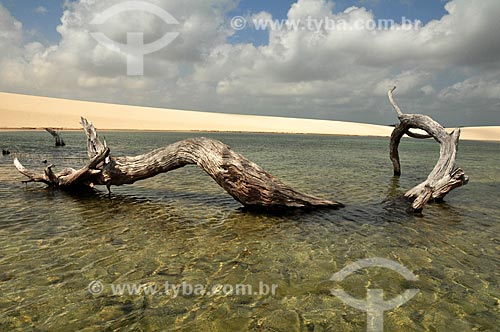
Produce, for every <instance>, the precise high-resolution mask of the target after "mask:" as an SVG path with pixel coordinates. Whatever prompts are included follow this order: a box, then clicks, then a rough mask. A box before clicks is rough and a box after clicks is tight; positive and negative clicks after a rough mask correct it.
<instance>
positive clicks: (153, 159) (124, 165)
mask: <svg viewBox="0 0 500 332" xmlns="http://www.w3.org/2000/svg"><path fill="white" fill-rule="evenodd" d="M82 126H83V128H84V130H85V133H86V134H87V153H88V155H89V158H90V161H89V163H88V164H87V165H86V166H85V167H83V168H82V169H80V170H75V169H71V168H68V169H65V170H63V171H61V172H59V173H57V174H55V173H53V172H52V165H50V166H48V167H47V168H46V169H45V172H44V174H37V173H36V172H33V171H30V170H27V169H26V168H25V167H24V166H22V164H21V163H20V162H19V160H17V159H15V160H14V164H15V166H16V168H17V169H18V170H19V172H21V173H22V174H23V175H25V176H27V177H28V178H29V179H30V181H32V182H43V183H46V184H48V185H51V186H54V187H60V188H71V187H73V186H81V185H85V186H90V187H93V186H94V185H105V186H107V187H108V189H109V188H110V187H111V186H120V185H124V184H132V183H134V182H136V181H139V180H143V179H147V178H150V177H153V176H155V175H158V174H161V173H166V172H169V171H172V170H174V169H177V168H181V167H184V166H186V165H191V164H194V165H198V166H199V167H200V168H201V169H203V170H204V171H205V172H206V173H207V174H208V175H210V176H211V177H212V178H213V179H214V180H215V181H216V182H217V183H218V184H219V185H220V186H221V187H222V188H223V189H224V190H226V191H227V192H228V193H229V195H231V196H232V197H233V198H234V199H236V200H237V201H238V202H240V203H241V204H243V205H244V206H246V207H250V208H267V209H279V208H314V207H330V208H339V207H342V206H343V205H342V204H341V203H338V202H334V201H330V200H326V199H322V198H318V197H315V196H311V195H306V194H302V193H300V192H298V191H296V190H295V189H293V188H291V187H290V186H288V185H286V184H284V183H283V182H281V181H280V180H278V179H277V178H276V177H274V176H273V175H271V174H269V173H268V172H266V171H265V170H264V169H262V168H261V167H260V166H258V165H257V164H255V163H253V162H251V161H250V160H248V159H246V158H245V157H243V156H242V155H240V154H238V153H236V152H234V151H233V150H231V148H230V147H229V146H227V145H225V144H224V143H222V142H219V141H216V140H212V139H208V138H203V137H202V138H193V139H187V140H183V141H179V142H176V143H174V144H171V145H168V146H166V147H163V148H160V149H156V150H153V151H151V152H148V153H145V154H142V155H139V156H135V157H115V156H111V155H110V149H109V148H108V147H107V144H106V142H105V141H104V140H103V141H101V140H100V138H99V136H98V135H97V132H96V130H95V128H94V126H93V125H92V123H90V122H88V121H87V120H86V119H84V118H82Z"/></svg>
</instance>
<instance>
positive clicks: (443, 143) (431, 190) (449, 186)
mask: <svg viewBox="0 0 500 332" xmlns="http://www.w3.org/2000/svg"><path fill="white" fill-rule="evenodd" d="M394 90H396V87H393V88H392V89H390V90H389V92H388V97H389V101H390V103H391V105H392V106H393V107H394V109H395V110H396V113H397V115H398V118H399V121H400V123H399V124H398V125H396V128H394V131H393V132H392V135H391V144H390V158H391V161H392V165H393V169H394V175H395V176H400V175H401V164H400V161H399V153H398V147H399V143H400V142H401V138H402V137H403V136H404V135H405V134H406V135H408V136H410V137H413V138H419V139H426V138H431V137H432V138H434V140H436V141H437V142H438V143H439V144H440V151H439V160H438V162H437V164H436V166H435V167H434V169H433V170H432V171H431V173H430V174H429V176H428V177H427V179H426V180H425V181H424V182H422V183H420V184H418V185H417V186H415V187H413V188H412V189H410V190H408V191H407V192H406V193H405V197H406V198H407V199H409V200H410V201H412V210H413V211H415V212H420V211H422V209H423V207H424V205H425V204H427V203H428V202H430V201H436V202H440V201H443V199H444V197H445V196H446V194H448V193H449V192H450V191H451V190H453V189H454V188H457V187H460V186H463V185H465V184H467V182H468V181H469V178H468V177H467V175H465V173H464V171H463V170H462V169H460V168H457V167H456V166H455V158H456V155H457V149H458V140H459V137H460V129H455V130H453V131H452V132H451V133H449V134H448V133H447V132H446V130H445V129H444V128H443V126H441V125H440V124H439V123H437V122H436V121H434V120H433V119H432V118H430V117H429V116H427V115H421V114H404V113H403V112H402V111H401V109H400V108H399V106H398V105H397V104H396V102H395V101H394V97H393V92H394ZM412 128H418V129H422V130H424V131H426V132H427V133H428V135H421V134H417V133H414V132H412V131H411V129H412Z"/></svg>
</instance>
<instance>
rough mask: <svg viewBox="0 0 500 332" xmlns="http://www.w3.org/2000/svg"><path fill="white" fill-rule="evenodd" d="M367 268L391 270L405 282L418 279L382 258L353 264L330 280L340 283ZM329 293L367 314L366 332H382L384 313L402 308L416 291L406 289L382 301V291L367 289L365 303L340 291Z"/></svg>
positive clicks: (403, 268)
mask: <svg viewBox="0 0 500 332" xmlns="http://www.w3.org/2000/svg"><path fill="white" fill-rule="evenodd" d="M368 267H383V268H386V269H389V270H393V271H395V272H397V273H399V274H400V275H401V276H403V277H404V278H405V279H406V280H410V281H417V280H418V278H417V276H416V275H414V274H413V273H412V272H411V271H410V270H408V269H407V268H406V267H404V266H403V265H401V264H399V263H396V262H394V261H391V260H388V259H384V258H378V257H377V258H367V259H362V260H359V261H357V262H354V263H352V264H350V265H348V266H346V267H344V268H343V269H342V270H340V271H339V272H337V273H335V274H334V275H333V276H332V277H331V278H330V280H332V281H337V282H341V281H343V280H344V279H345V278H346V277H348V276H350V275H351V274H353V273H355V272H356V271H358V270H361V269H364V268H368ZM330 292H331V293H332V294H333V295H335V296H336V297H338V298H339V299H340V300H341V301H342V302H344V303H346V304H348V305H350V306H351V307H354V308H356V309H359V310H362V311H366V313H367V324H366V325H367V331H368V332H383V331H384V311H388V310H392V309H395V308H397V307H400V306H402V305H403V304H405V303H406V302H408V301H409V300H411V299H412V298H413V297H414V296H415V295H417V293H418V292H419V290H418V289H407V290H406V291H405V292H404V293H403V294H401V295H399V296H396V297H395V298H393V299H391V300H387V301H384V291H383V290H382V289H367V296H366V301H362V300H358V299H356V298H354V297H352V296H350V295H349V294H347V293H346V292H345V291H344V290H342V289H331V290H330Z"/></svg>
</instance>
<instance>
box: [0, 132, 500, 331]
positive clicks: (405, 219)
mask: <svg viewBox="0 0 500 332" xmlns="http://www.w3.org/2000/svg"><path fill="white" fill-rule="evenodd" d="M204 135H205V136H208V137H213V138H216V139H219V140H222V141H224V142H226V143H228V144H229V145H231V146H232V147H233V148H234V149H235V150H236V151H238V152H240V153H242V154H244V155H245V156H247V157H248V158H250V159H251V160H254V161H256V162H257V163H258V164H260V165H261V166H263V167H264V168H265V169H267V170H268V171H270V172H271V173H273V174H275V175H276V176H278V177H279V178H281V179H283V180H284V181H285V182H287V183H289V184H290V185H292V186H294V187H296V188H297V189H299V190H301V191H304V192H307V193H311V194H316V195H319V196H323V197H325V198H332V199H336V200H339V201H341V202H343V203H345V204H346V205H347V207H346V208H345V209H341V210H320V211H315V212H310V213H304V212H292V213H287V214H283V215H262V214H255V213H250V212H246V211H245V210H243V209H241V207H240V205H239V204H238V203H237V202H235V201H234V200H233V199H232V198H231V197H229V196H228V195H227V194H226V193H225V192H224V191H223V190H222V189H221V188H219V187H218V186H217V185H216V184H215V183H214V182H213V181H212V180H211V179H210V178H209V177H208V176H207V175H205V174H204V173H202V172H201V171H200V170H199V169H197V168H196V167H186V168H183V169H179V170H176V171H174V172H171V173H168V174H164V175H160V176H157V177H155V178H151V179H148V180H145V181H142V182H138V183H136V184H134V185H131V186H125V187H120V188H118V187H114V188H112V190H113V193H112V194H111V195H108V194H107V193H106V190H105V189H103V190H102V192H99V193H85V194H74V193H66V192H60V191H53V190H50V189H46V188H44V187H43V186H41V185H34V184H28V185H26V186H25V185H23V184H21V183H20V181H21V180H23V178H22V176H20V175H19V174H17V171H16V170H15V169H14V167H13V166H12V164H11V157H0V158H1V159H0V199H1V201H2V205H1V212H0V294H1V296H0V331H51V332H52V331H79V330H82V331H364V330H365V326H366V313H364V312H361V311H358V310H357V309H354V308H352V307H349V306H347V305H345V304H343V303H342V302H341V301H340V300H339V299H337V298H336V297H334V296H332V295H331V294H330V291H329V290H330V289H331V288H334V287H335V288H339V287H341V288H343V289H344V290H346V291H347V292H348V293H349V294H351V295H352V296H355V297H357V298H359V299H364V298H365V296H366V289H367V288H382V289H383V290H384V293H385V294H386V299H387V298H391V297H393V296H396V295H399V294H401V293H402V292H404V290H406V289H408V288H418V289H420V293H419V294H418V295H417V296H416V297H415V298H413V299H412V300H411V301H410V302H408V303H406V304H405V305H403V306H401V307H400V308H397V309H394V310H392V311H388V312H386V313H385V316H384V318H385V322H384V327H385V331H475V330H477V331H499V330H500V329H499V328H498V325H499V321H500V308H499V302H498V301H499V298H500V288H499V280H500V239H499V236H498V234H500V218H499V216H498V209H499V207H500V204H499V203H498V196H499V195H500V189H499V182H500V176H499V174H500V173H499V167H500V166H499V165H500V164H499V159H500V157H499V156H500V154H499V153H498V152H499V150H500V144H495V143H478V142H461V146H460V152H459V157H458V163H459V166H461V167H462V168H463V169H464V170H465V172H466V173H467V175H469V177H470V179H471V180H470V182H469V184H468V185H467V186H465V187H463V188H459V189H457V190H455V191H454V192H452V193H451V194H450V195H449V197H447V202H446V203H444V204H440V205H430V206H429V207H427V208H426V209H425V210H424V213H423V215H422V216H412V215H408V214H407V213H406V212H405V209H406V208H407V203H406V202H404V201H402V200H401V199H400V197H401V195H402V194H403V193H404V191H405V190H406V189H408V188H410V187H411V186H413V185H415V184H417V183H418V182H420V181H422V180H423V179H424V178H425V177H426V176H427V174H428V173H429V171H430V170H431V169H432V167H433V165H434V162H435V158H437V156H438V146H437V144H435V143H434V142H432V141H425V142H423V141H412V140H406V141H404V142H403V143H402V146H401V154H402V171H403V176H402V177H401V178H400V179H398V178H394V177H392V169H391V163H390V161H389V159H388V156H387V154H388V142H387V139H378V138H370V139H368V138H346V137H328V136H309V135H253V134H204ZM105 136H106V138H107V141H108V143H109V145H110V146H111V149H112V153H114V154H115V155H119V154H128V155H133V154H138V153H141V152H143V151H144V150H149V149H152V148H155V147H159V146H163V145H165V144H169V143H172V142H174V141H177V140H180V139H183V138H187V137H191V136H193V134H183V133H106V135H105ZM64 138H65V140H66V142H67V143H68V146H67V147H65V148H63V149H61V148H55V147H52V139H51V138H50V136H48V135H47V134H46V133H41V132H40V133H17V132H4V133H0V144H1V145H2V146H5V147H8V148H9V149H10V150H11V151H13V152H14V153H15V154H16V153H17V155H19V154H21V155H20V157H21V161H22V162H24V163H26V165H29V166H32V167H38V168H40V169H42V166H43V164H41V161H42V160H44V159H47V160H49V162H53V163H55V164H56V165H57V166H58V167H64V166H73V167H78V166H80V165H83V163H84V162H85V159H86V153H85V150H84V147H85V137H84V135H83V134H82V133H79V132H75V133H65V135H64ZM367 257H382V258H388V259H391V260H394V261H396V262H398V263H400V264H402V265H404V266H406V267H407V268H408V269H410V270H411V271H412V272H414V273H415V274H416V275H417V276H418V277H419V281H418V282H408V281H406V280H404V278H402V277H401V276H400V275H398V274H397V273H395V272H391V271H388V270H382V269H378V268H372V269H366V270H363V271H359V272H357V273H355V274H353V275H351V276H350V277H348V278H346V279H345V280H344V281H343V282H342V283H336V282H333V281H330V280H329V279H330V277H331V276H332V275H333V274H334V273H335V272H337V271H339V270H340V269H342V268H343V267H344V266H346V265H348V264H349V263H351V262H354V261H357V260H358V259H362V258H367ZM93 280H100V281H102V282H103V284H104V285H109V284H112V283H138V284H159V285H163V284H164V283H165V282H167V281H168V282H169V283H170V284H181V283H182V282H187V283H192V284H202V285H207V286H210V285H215V284H232V285H235V284H251V285H253V286H254V287H257V286H258V285H259V282H261V281H262V282H264V283H266V284H276V285H278V289H277V293H276V295H275V296H270V295H255V296H254V295H246V296H231V295H227V294H226V295H222V294H217V295H212V296H194V295H191V296H179V297H177V298H173V297H171V296H168V295H165V294H162V295H160V294H157V295H154V296H153V295H144V294H142V295H125V296H113V295H112V294H111V290H110V289H109V287H108V288H105V291H104V292H103V293H102V294H101V295H99V296H94V295H91V294H90V293H89V292H88V290H87V286H88V285H89V283H90V282H91V281H93Z"/></svg>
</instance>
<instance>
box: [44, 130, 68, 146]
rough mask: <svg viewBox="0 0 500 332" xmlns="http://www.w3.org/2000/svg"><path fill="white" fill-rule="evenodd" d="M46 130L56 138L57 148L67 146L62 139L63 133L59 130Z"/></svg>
mask: <svg viewBox="0 0 500 332" xmlns="http://www.w3.org/2000/svg"><path fill="white" fill-rule="evenodd" d="M45 130H46V131H47V132H48V133H49V134H51V135H52V137H54V139H55V140H56V146H66V143H64V140H63V139H62V137H61V133H59V132H58V131H57V130H54V129H52V128H45Z"/></svg>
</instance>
